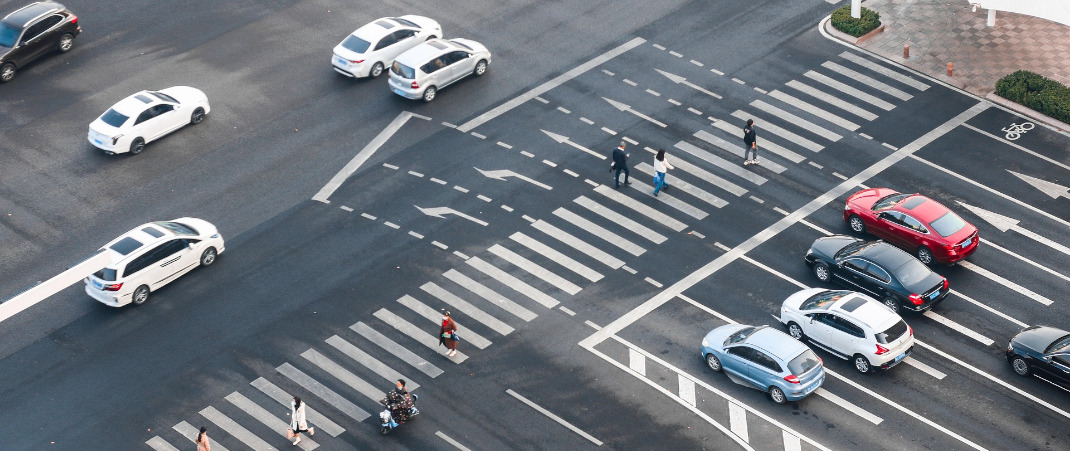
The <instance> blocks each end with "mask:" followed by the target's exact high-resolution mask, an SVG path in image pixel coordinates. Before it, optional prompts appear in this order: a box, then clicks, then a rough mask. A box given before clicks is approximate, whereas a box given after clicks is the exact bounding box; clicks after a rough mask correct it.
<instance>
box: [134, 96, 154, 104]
mask: <svg viewBox="0 0 1070 451" xmlns="http://www.w3.org/2000/svg"><path fill="white" fill-rule="evenodd" d="M134 98H135V99H138V100H140V101H142V102H143V103H152V99H150V98H148V97H146V96H144V95H141V94H138V95H136V96H134Z"/></svg>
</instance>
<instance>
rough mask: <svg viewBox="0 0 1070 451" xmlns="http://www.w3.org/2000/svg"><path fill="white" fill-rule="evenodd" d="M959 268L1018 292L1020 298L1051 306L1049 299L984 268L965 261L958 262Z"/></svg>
mask: <svg viewBox="0 0 1070 451" xmlns="http://www.w3.org/2000/svg"><path fill="white" fill-rule="evenodd" d="M959 266H962V267H963V268H966V269H968V270H970V271H973V272H975V273H977V274H979V275H982V276H984V277H987V278H988V279H990V280H991V281H993V282H996V283H997V284H1000V285H1003V286H1005V287H1007V288H1010V289H1012V290H1014V291H1016V292H1018V294H1020V295H1022V296H1025V297H1027V298H1029V299H1032V300H1034V301H1037V302H1039V303H1041V304H1044V305H1051V304H1052V300H1051V299H1048V298H1046V297H1044V296H1041V295H1039V294H1037V293H1034V292H1033V291H1032V290H1030V289H1028V288H1026V287H1023V286H1021V285H1018V284H1016V283H1014V282H1011V281H1010V280H1007V279H1005V278H1003V277H1002V276H999V275H996V274H995V273H993V272H992V271H989V270H987V269H984V268H982V267H980V266H977V265H975V264H973V263H970V262H968V261H966V260H962V261H960V262H959Z"/></svg>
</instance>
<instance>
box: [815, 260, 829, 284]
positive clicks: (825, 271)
mask: <svg viewBox="0 0 1070 451" xmlns="http://www.w3.org/2000/svg"><path fill="white" fill-rule="evenodd" d="M814 275H815V276H817V280H820V281H822V282H828V281H830V280H832V272H831V271H829V265H826V264H824V263H823V262H817V263H814Z"/></svg>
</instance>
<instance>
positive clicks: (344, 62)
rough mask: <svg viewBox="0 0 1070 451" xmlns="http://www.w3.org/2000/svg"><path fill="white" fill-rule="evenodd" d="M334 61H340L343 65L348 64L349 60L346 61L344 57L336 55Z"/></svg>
mask: <svg viewBox="0 0 1070 451" xmlns="http://www.w3.org/2000/svg"><path fill="white" fill-rule="evenodd" d="M334 62H336V63H338V64H341V65H343V66H346V65H347V64H346V63H348V61H346V60H344V59H342V58H339V57H337V56H336V57H334Z"/></svg>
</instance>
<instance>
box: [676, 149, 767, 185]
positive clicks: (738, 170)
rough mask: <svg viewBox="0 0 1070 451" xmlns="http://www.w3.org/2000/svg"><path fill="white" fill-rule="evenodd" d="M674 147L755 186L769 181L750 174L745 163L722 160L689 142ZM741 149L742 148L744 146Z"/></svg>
mask: <svg viewBox="0 0 1070 451" xmlns="http://www.w3.org/2000/svg"><path fill="white" fill-rule="evenodd" d="M674 147H676V148H677V149H680V150H682V151H684V152H687V153H689V154H691V155H693V156H695V157H697V158H698V159H700V160H705V161H706V162H708V163H710V164H712V165H714V166H717V167H719V168H721V169H723V170H725V171H728V172H730V173H732V174H733V175H736V176H738V177H740V178H742V179H744V180H746V181H748V182H751V183H753V184H755V185H762V184H764V183H765V182H767V181H769V180H768V179H766V178H765V177H762V176H760V175H758V174H755V173H753V172H750V171H748V170H746V169H743V166H742V164H743V163H742V162H739V161H736V162H735V163H733V162H731V161H728V160H725V159H724V158H721V157H719V156H717V155H714V154H712V153H709V152H707V151H705V150H703V149H702V148H700V147H698V146H696V145H694V144H691V143H689V142H687V141H680V142H678V143H676V145H675V146H674ZM740 147H742V145H741V146H740Z"/></svg>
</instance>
